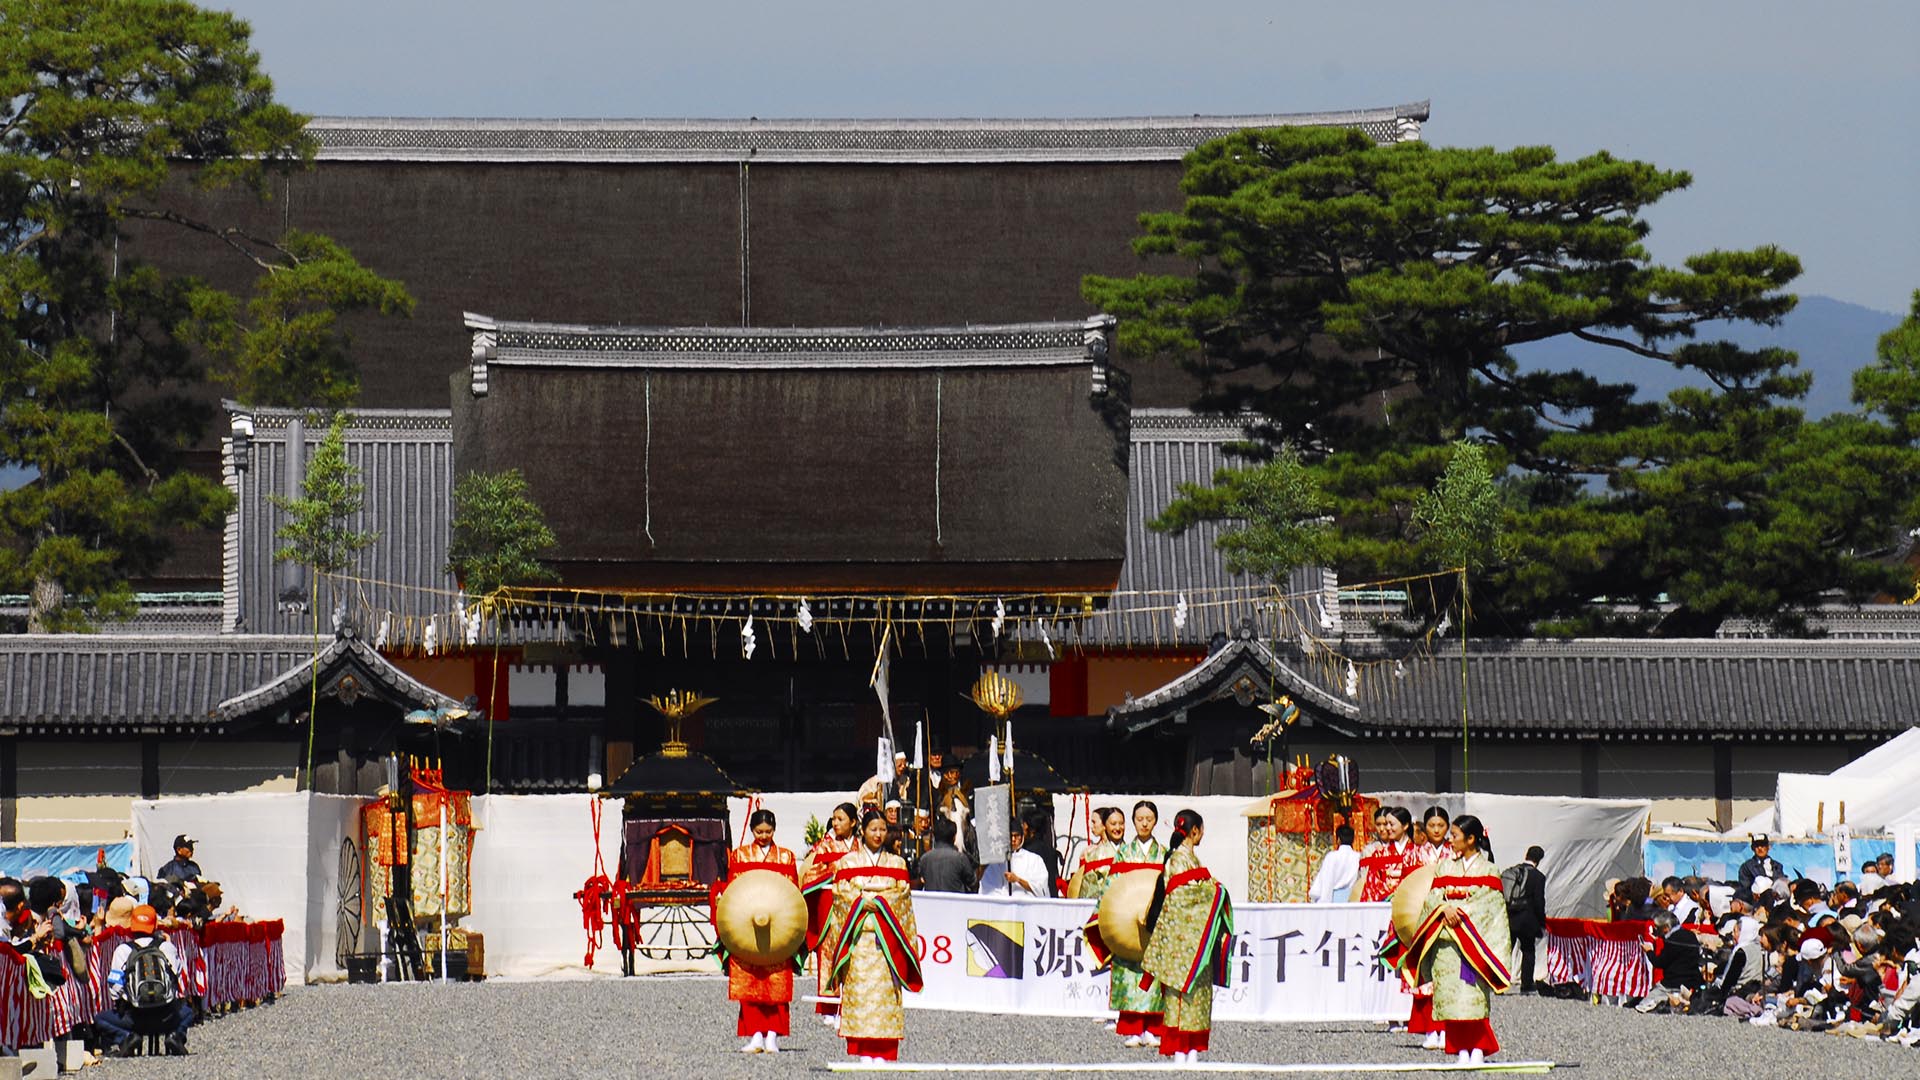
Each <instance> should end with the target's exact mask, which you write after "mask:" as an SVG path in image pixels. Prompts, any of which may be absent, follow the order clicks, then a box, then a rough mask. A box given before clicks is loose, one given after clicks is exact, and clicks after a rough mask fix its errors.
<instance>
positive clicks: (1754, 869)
mask: <svg viewBox="0 0 1920 1080" xmlns="http://www.w3.org/2000/svg"><path fill="white" fill-rule="evenodd" d="M1772 850H1773V841H1771V840H1769V839H1767V834H1766V833H1760V834H1759V835H1757V836H1755V837H1754V838H1753V858H1751V859H1748V860H1747V861H1746V862H1743V863H1741V864H1740V892H1739V893H1738V894H1737V895H1740V896H1752V895H1753V881H1754V879H1755V878H1771V879H1773V880H1774V881H1781V880H1783V879H1785V878H1786V876H1787V869H1786V867H1784V866H1781V865H1780V860H1779V859H1776V858H1773V857H1772V856H1770V855H1768V854H1767V853H1768V852H1769V851H1772Z"/></svg>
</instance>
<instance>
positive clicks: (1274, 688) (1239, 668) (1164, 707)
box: [1107, 636, 1360, 731]
mask: <svg viewBox="0 0 1920 1080" xmlns="http://www.w3.org/2000/svg"><path fill="white" fill-rule="evenodd" d="M1242 679H1246V680H1248V683H1247V686H1248V687H1249V688H1250V690H1251V693H1249V694H1245V695H1242V694H1240V693H1238V692H1236V686H1237V685H1239V684H1240V683H1241V680H1242ZM1278 694H1288V695H1292V696H1294V697H1298V698H1300V699H1301V701H1302V702H1303V703H1306V704H1309V705H1311V706H1312V707H1314V708H1316V709H1318V710H1320V711H1321V712H1323V713H1327V714H1331V715H1333V716H1336V717H1340V718H1342V719H1346V720H1353V719H1355V718H1357V717H1358V715H1359V712H1360V709H1359V707H1358V706H1356V705H1355V704H1354V703H1353V702H1351V701H1348V700H1347V699H1345V698H1344V697H1342V696H1340V695H1338V694H1335V693H1332V692H1330V691H1328V690H1327V689H1326V688H1324V687H1322V686H1320V685H1319V684H1318V683H1315V682H1314V681H1313V680H1311V679H1309V678H1307V677H1306V676H1304V675H1302V674H1301V673H1300V671H1299V670H1297V669H1296V665H1295V664H1294V663H1292V662H1290V661H1289V660H1288V659H1287V658H1283V657H1282V656H1280V655H1279V654H1277V653H1275V652H1274V650H1273V649H1272V648H1270V647H1269V646H1268V645H1267V644H1266V643H1265V642H1263V641H1259V640H1257V639H1255V638H1252V637H1247V636H1241V637H1235V638H1233V639H1231V640H1229V641H1228V642H1227V643H1226V644H1225V645H1223V646H1221V647H1220V648H1219V649H1217V650H1215V651H1214V653H1213V654H1212V655H1210V656H1208V657H1207V658H1206V659H1205V660H1203V661H1201V662H1200V663H1199V664H1198V665H1196V666H1195V667H1194V668H1193V670H1191V671H1189V672H1187V673H1186V674H1184V675H1182V676H1180V677H1179V678H1177V679H1174V680H1173V681H1172V682H1169V683H1167V684H1166V685H1164V686H1161V687H1159V688H1158V689H1155V690H1152V691H1149V692H1147V693H1145V694H1142V695H1140V696H1139V697H1137V698H1129V699H1128V700H1127V701H1126V702H1125V703H1124V704H1121V705H1115V706H1114V707H1112V708H1110V709H1108V710H1107V724H1108V726H1109V727H1115V728H1122V729H1124V730H1127V731H1139V730H1140V729H1142V728H1147V727H1151V726H1153V725H1154V724H1157V723H1159V722H1160V721H1161V720H1162V719H1165V718H1166V717H1168V716H1172V715H1176V714H1178V713H1179V712H1181V711H1183V710H1185V709H1188V708H1191V707H1192V706H1194V705H1197V704H1200V703H1202V702H1205V701H1210V700H1213V699H1215V698H1220V697H1226V696H1230V695H1231V696H1235V697H1236V698H1237V697H1240V696H1246V697H1247V698H1248V700H1247V702H1246V704H1253V703H1255V702H1258V701H1266V700H1271V699H1272V698H1273V697H1275V696H1276V695H1278Z"/></svg>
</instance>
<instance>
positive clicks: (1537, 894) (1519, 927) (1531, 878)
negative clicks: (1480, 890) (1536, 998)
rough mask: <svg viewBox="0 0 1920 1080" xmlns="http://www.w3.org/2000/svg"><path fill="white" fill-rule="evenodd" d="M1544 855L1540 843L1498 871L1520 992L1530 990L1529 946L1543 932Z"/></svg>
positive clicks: (1545, 928)
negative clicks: (1515, 951)
mask: <svg viewBox="0 0 1920 1080" xmlns="http://www.w3.org/2000/svg"><path fill="white" fill-rule="evenodd" d="M1546 857H1547V853H1546V850H1545V849H1544V848H1542V847H1540V845H1538V844H1535V845H1534V846H1532V847H1530V848H1528V849H1527V858H1526V861H1525V862H1520V863H1515V864H1514V865H1512V866H1509V867H1507V869H1506V870H1505V871H1504V872H1503V873H1501V875H1500V890H1501V892H1503V893H1504V894H1506V901H1507V925H1508V926H1509V927H1511V928H1512V930H1513V940H1514V941H1515V942H1517V943H1518V944H1519V946H1520V992H1521V993H1523V994H1531V993H1533V950H1534V946H1535V945H1536V944H1538V943H1539V941H1540V935H1542V934H1544V933H1546V932H1547V875H1546V874H1545V873H1544V872H1542V871H1541V869H1540V860H1542V859H1544V858H1546Z"/></svg>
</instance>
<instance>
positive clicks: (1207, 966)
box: [1140, 810, 1233, 1065]
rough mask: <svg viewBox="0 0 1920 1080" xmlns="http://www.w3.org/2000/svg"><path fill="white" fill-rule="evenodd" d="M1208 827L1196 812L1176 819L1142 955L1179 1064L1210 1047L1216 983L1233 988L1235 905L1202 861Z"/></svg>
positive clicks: (1164, 1035) (1165, 1050)
mask: <svg viewBox="0 0 1920 1080" xmlns="http://www.w3.org/2000/svg"><path fill="white" fill-rule="evenodd" d="M1201 827H1202V822H1201V820H1200V815H1199V814H1196V813H1194V812H1193V811H1192V810H1182V811H1180V813H1178V814H1176V815H1175V816H1174V819H1173V844H1172V848H1173V849H1172V851H1171V852H1170V853H1169V854H1168V855H1167V865H1166V869H1165V870H1164V871H1162V872H1161V876H1160V886H1159V888H1158V889H1156V890H1155V892H1154V898H1153V907H1152V909H1151V910H1149V911H1148V913H1147V933H1148V937H1147V951H1146V955H1144V956H1142V957H1141V958H1140V968H1141V970H1142V971H1143V972H1144V973H1145V981H1150V982H1151V983H1152V984H1153V985H1157V986H1159V987H1160V988H1161V991H1162V994H1163V1001H1164V1005H1163V1008H1162V1011H1163V1013H1164V1016H1163V1018H1162V1021H1161V1031H1160V1053H1161V1054H1162V1055H1163V1056H1166V1057H1171V1058H1173V1060H1174V1064H1176V1065H1181V1064H1189V1065H1190V1064H1192V1063H1193V1062H1195V1061H1198V1060H1199V1059H1200V1052H1201V1051H1202V1050H1205V1049H1207V1043H1208V1040H1209V1038H1210V1037H1211V1035H1212V1033H1213V988H1214V986H1215V985H1219V986H1225V985H1227V977H1228V969H1229V965H1228V964H1227V959H1228V956H1229V954H1230V953H1231V951H1232V947H1233V902H1232V900H1231V899H1230V898H1229V897H1228V896H1227V890H1226V889H1224V888H1222V887H1221V885H1220V883H1219V882H1217V881H1215V880H1213V875H1212V874H1211V873H1209V872H1208V870H1207V868H1206V867H1204V866H1201V865H1200V854H1199V848H1200V834H1201Z"/></svg>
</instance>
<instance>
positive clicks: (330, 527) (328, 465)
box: [267, 413, 378, 617]
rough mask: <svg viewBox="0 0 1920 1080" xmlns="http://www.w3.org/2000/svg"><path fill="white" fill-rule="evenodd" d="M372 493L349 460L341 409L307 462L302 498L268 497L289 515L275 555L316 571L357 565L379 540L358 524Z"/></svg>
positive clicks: (334, 571) (279, 533)
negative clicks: (367, 498) (368, 495)
mask: <svg viewBox="0 0 1920 1080" xmlns="http://www.w3.org/2000/svg"><path fill="white" fill-rule="evenodd" d="M366 494H367V487H366V485H365V484H362V483H361V482H360V470H359V469H357V468H355V467H354V465H353V463H352V462H350V461H348V460H347V414H345V413H337V414H335V415H334V418H333V422H332V423H331V424H329V425H328V426H327V434H326V437H325V438H322V439H321V440H320V445H319V446H317V447H315V448H314V451H313V457H312V458H310V459H308V461H307V475H306V476H305V478H303V479H302V480H301V482H300V497H299V498H297V499H289V498H285V497H283V496H279V495H269V496H267V501H269V502H271V503H272V504H273V505H274V507H275V509H278V510H279V511H280V512H281V513H283V514H285V515H287V522H286V524H284V525H282V526H280V528H279V530H278V531H277V532H276V533H275V534H274V535H275V537H276V538H277V539H279V541H280V547H279V548H278V549H277V550H276V551H274V553H273V557H274V558H275V559H278V560H280V561H282V562H291V563H298V564H300V565H301V566H304V567H306V568H308V569H309V570H312V571H313V572H314V573H315V574H316V575H320V574H342V573H345V572H346V571H348V570H351V569H352V568H353V564H354V561H355V560H356V559H357V558H359V555H360V553H361V552H362V551H365V550H366V549H367V548H369V547H371V546H372V545H373V542H374V540H376V539H378V536H377V535H376V534H374V533H369V532H360V531H358V530H356V529H355V528H353V522H354V519H355V518H357V517H358V516H359V515H360V509H361V506H362V505H363V503H364V502H365V499H366ZM316 584H317V581H316ZM315 614H316V617H317V615H318V612H317V610H316V613H315Z"/></svg>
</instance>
